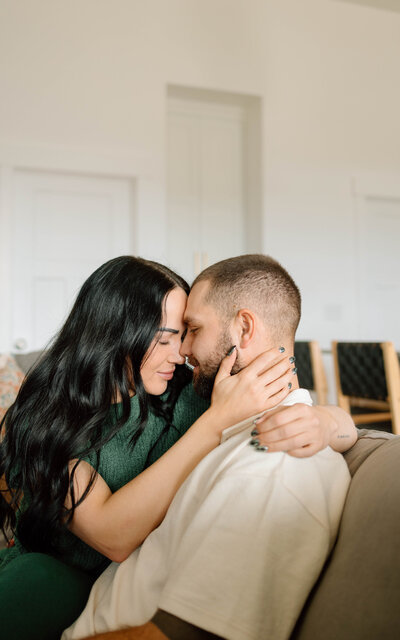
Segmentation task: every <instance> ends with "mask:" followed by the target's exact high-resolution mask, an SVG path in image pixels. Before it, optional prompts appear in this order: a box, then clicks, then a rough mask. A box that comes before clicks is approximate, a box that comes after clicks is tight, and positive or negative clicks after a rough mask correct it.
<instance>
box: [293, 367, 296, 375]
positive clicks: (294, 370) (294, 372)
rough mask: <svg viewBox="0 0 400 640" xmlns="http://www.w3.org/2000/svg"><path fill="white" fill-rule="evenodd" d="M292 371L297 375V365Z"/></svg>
mask: <svg viewBox="0 0 400 640" xmlns="http://www.w3.org/2000/svg"><path fill="white" fill-rule="evenodd" d="M292 373H293V375H294V376H295V375H296V373H297V367H295V368H294V369H292Z"/></svg>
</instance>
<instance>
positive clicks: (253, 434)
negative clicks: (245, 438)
mask: <svg viewBox="0 0 400 640" xmlns="http://www.w3.org/2000/svg"><path fill="white" fill-rule="evenodd" d="M250 435H251V436H253V437H254V436H258V431H257V429H253V431H252V432H251V434H250Z"/></svg>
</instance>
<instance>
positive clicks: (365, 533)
mask: <svg viewBox="0 0 400 640" xmlns="http://www.w3.org/2000/svg"><path fill="white" fill-rule="evenodd" d="M399 467H400V438H399V437H394V438H390V439H387V440H386V441H385V442H384V443H381V444H380V446H379V447H378V448H377V449H375V450H374V451H373V452H372V453H370V455H369V456H368V457H367V458H366V459H365V460H364V462H363V463H362V464H361V466H360V467H359V469H358V471H357V472H356V473H355V475H354V478H353V480H352V482H351V485H350V489H349V493H348V497H347V501H346V505H345V508H344V512H343V517H342V522H341V526H340V531H339V536H338V540H337V543H336V546H335V549H334V551H333V554H332V555H331V558H330V560H329V561H328V563H327V564H326V566H325V569H324V572H323V574H322V575H321V577H320V579H319V581H318V583H317V585H316V588H315V589H314V590H313V592H312V594H311V596H310V598H309V600H308V602H307V604H306V607H305V608H304V610H303V614H302V617H301V619H300V621H299V624H298V625H297V627H296V630H295V633H294V634H293V638H296V640H315V638H323V639H324V640H337V639H338V638H340V640H366V639H369V638H370V639H371V640H372V639H375V638H379V640H389V639H390V640H392V639H393V638H400V616H399V612H398V603H399V602H400V553H399V548H398V544H399V540H400V473H399Z"/></svg>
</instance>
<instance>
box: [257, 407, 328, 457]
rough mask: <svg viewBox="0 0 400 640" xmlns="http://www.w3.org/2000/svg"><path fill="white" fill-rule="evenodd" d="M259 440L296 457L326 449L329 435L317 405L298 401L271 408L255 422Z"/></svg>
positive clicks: (269, 446)
mask: <svg viewBox="0 0 400 640" xmlns="http://www.w3.org/2000/svg"><path fill="white" fill-rule="evenodd" d="M255 430H256V431H257V436H256V437H257V440H259V442H260V445H262V446H267V447H268V451H270V452H274V451H286V452H287V453H290V455H293V456H296V457H307V456H311V455H314V453H316V452H317V451H320V450H321V449H324V448H325V447H326V446H327V444H328V441H327V437H328V434H327V433H326V429H325V427H324V424H323V423H322V422H321V420H320V419H319V413H318V408H317V407H310V406H308V405H305V404H296V405H293V406H291V407H279V408H278V409H276V410H275V411H271V412H269V413H268V414H266V415H265V416H263V417H262V418H260V420H259V421H257V424H256V425H255Z"/></svg>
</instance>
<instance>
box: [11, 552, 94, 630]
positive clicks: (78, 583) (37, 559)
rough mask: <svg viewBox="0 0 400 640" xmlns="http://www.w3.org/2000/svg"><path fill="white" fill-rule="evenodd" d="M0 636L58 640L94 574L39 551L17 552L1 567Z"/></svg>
mask: <svg viewBox="0 0 400 640" xmlns="http://www.w3.org/2000/svg"><path fill="white" fill-rule="evenodd" d="M7 551H8V550H7V549H4V550H2V551H1V552H0V638H1V639H3V638H4V640H59V638H60V635H61V633H62V631H63V630H64V629H65V628H66V627H68V626H69V625H70V624H72V622H73V621H74V620H75V619H76V618H77V617H78V616H79V614H80V613H81V611H82V609H83V608H84V606H85V604H86V601H87V599H88V597H89V592H90V589H91V586H92V584H93V581H94V578H92V577H90V576H88V575H87V574H86V573H84V572H83V571H79V569H75V568H73V567H69V566H68V565H66V564H64V563H63V562H60V560H57V559H55V558H53V557H51V556H48V555H45V554H43V553H26V554H23V555H20V556H17V557H16V558H14V559H13V560H11V561H10V562H9V563H7V564H6V565H5V566H3V567H1V558H2V556H4V554H6V553H7Z"/></svg>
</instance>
